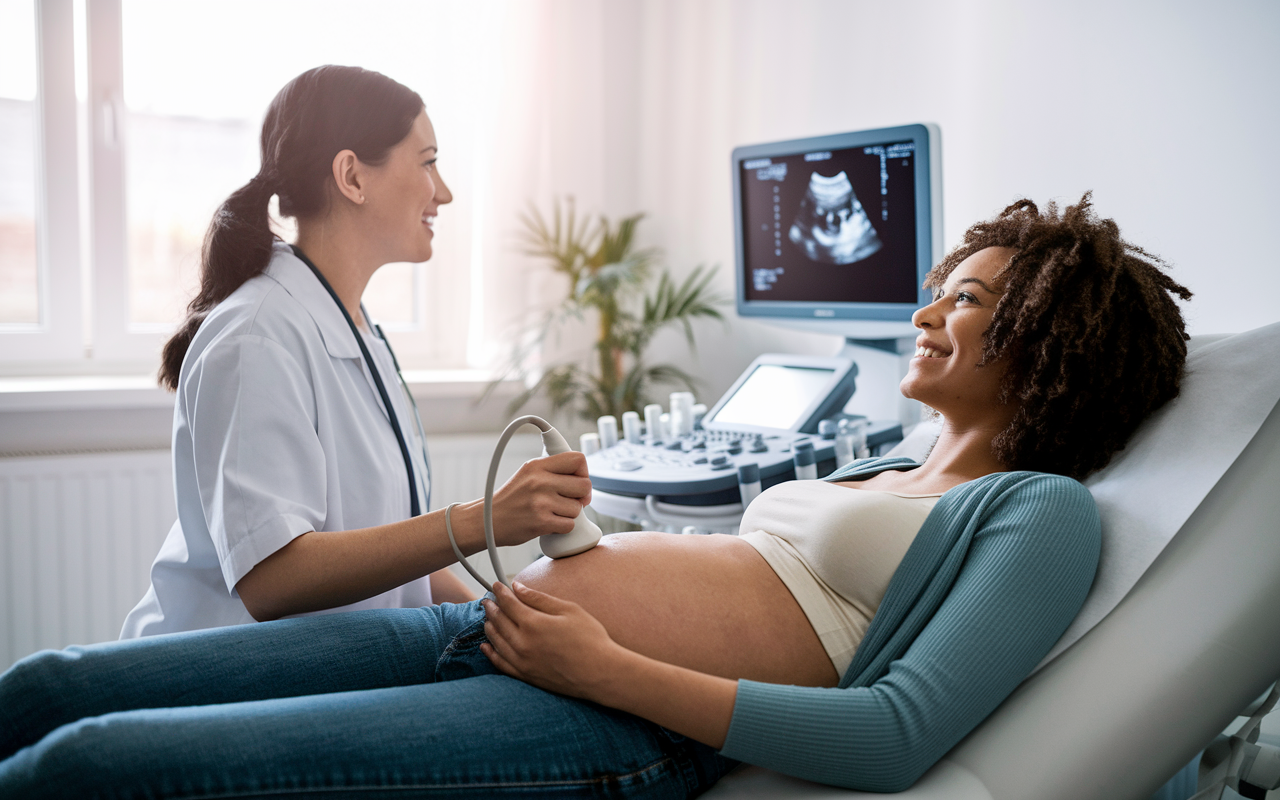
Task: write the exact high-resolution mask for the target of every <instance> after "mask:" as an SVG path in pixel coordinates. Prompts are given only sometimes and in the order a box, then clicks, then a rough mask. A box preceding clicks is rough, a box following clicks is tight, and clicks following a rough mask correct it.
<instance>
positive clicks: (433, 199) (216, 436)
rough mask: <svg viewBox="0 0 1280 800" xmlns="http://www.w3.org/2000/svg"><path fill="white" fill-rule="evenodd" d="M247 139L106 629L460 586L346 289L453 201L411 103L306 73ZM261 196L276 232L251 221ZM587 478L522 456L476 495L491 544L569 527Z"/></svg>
mask: <svg viewBox="0 0 1280 800" xmlns="http://www.w3.org/2000/svg"><path fill="white" fill-rule="evenodd" d="M261 148H262V169H261V171H260V172H259V173H258V174H257V175H256V176H255V177H254V178H253V179H252V180H250V181H249V183H248V184H246V185H245V186H243V187H242V188H240V189H239V190H237V191H236V192H235V193H233V194H232V195H231V196H230V197H229V198H227V200H226V202H224V203H223V204H222V206H221V207H220V208H219V209H218V211H217V212H216V213H215V214H214V217H213V221H212V222H211V223H210V226H209V231H208V233H207V235H206V237H205V243H204V250H203V253H202V259H201V274H200V291H199V294H198V295H197V296H196V298H195V299H194V300H192V301H191V304H190V306H189V308H188V312H189V313H188V316H187V319H186V321H185V322H184V324H183V325H182V327H181V328H180V330H179V331H178V332H177V333H176V334H175V335H174V337H173V338H172V339H170V340H169V342H168V343H167V344H166V345H165V348H164V355H163V363H162V365H161V368H160V382H161V384H162V385H164V386H166V387H168V388H170V389H173V390H176V392H177V402H176V406H175V410H174V427H173V459H174V482H175V488H176V494H177V506H178V521H177V522H176V523H175V524H174V526H173V528H172V530H170V532H169V535H168V537H167V538H166V539H165V542H164V544H163V545H162V546H161V548H160V553H159V554H158V555H157V556H156V560H155V562H154V564H153V565H152V568H151V588H150V589H149V590H148V591H147V594H146V595H145V596H144V597H143V598H142V600H141V602H139V603H138V605H137V607H135V608H134V609H133V611H132V612H130V614H129V616H128V617H127V618H126V620H125V623H124V628H123V630H122V632H121V638H131V637H137V636H146V635H150V634H157V633H170V632H174V631H182V630H193V629H197V628H211V627H217V626H223V625H235V624H240V623H245V622H252V621H254V620H268V619H276V618H279V617H285V616H291V615H298V614H308V613H315V612H323V611H340V610H350V609H361V608H386V607H413V606H423V605H429V604H431V602H432V601H433V600H435V601H437V602H439V601H454V602H461V601H465V600H470V599H472V596H471V595H470V594H469V593H468V592H467V590H466V589H465V588H464V587H463V585H462V583H461V582H460V581H459V580H458V579H457V578H456V577H454V576H453V575H452V574H451V573H449V572H448V571H447V570H444V568H445V567H447V566H448V565H449V564H450V563H452V562H453V561H454V560H455V558H454V555H453V550H452V548H451V547H450V545H449V541H448V538H447V536H446V534H445V529H444V519H443V516H442V514H443V512H440V511H437V512H433V513H423V512H425V511H426V500H427V493H428V488H429V482H428V476H427V464H426V459H425V457H424V450H423V447H422V443H421V441H420V439H419V434H420V426H419V425H417V424H415V421H416V413H415V410H414V409H413V408H412V407H411V405H410V401H409V400H407V399H406V395H407V393H406V392H405V391H402V388H401V384H400V382H399V380H398V370H397V365H396V363H395V357H394V356H393V355H392V353H391V350H390V348H389V347H388V345H387V342H386V340H385V338H383V336H382V334H381V331H380V330H379V329H378V328H377V326H374V325H372V324H371V323H370V322H369V319H368V317H367V315H366V314H365V313H364V309H363V308H362V306H361V304H360V297H361V295H362V294H363V292H364V289H365V286H366V284H367V283H368V282H369V278H370V277H371V276H372V275H373V273H374V272H375V271H376V270H377V269H378V268H379V267H380V266H381V265H383V264H387V263H391V262H403V261H408V262H418V261H426V260H427V259H429V258H430V257H431V240H432V237H433V236H434V233H433V231H432V224H433V223H434V221H435V217H436V212H437V210H438V209H439V207H440V206H442V205H445V204H446V203H448V202H450V200H452V195H451V194H450V193H449V189H448V187H447V186H446V185H445V183H444V181H443V180H442V179H441V178H440V175H439V173H438V172H437V170H436V154H437V145H436V137H435V131H434V129H433V128H432V126H431V121H430V120H429V119H428V118H427V115H426V112H425V110H424V105H423V102H422V99H421V98H420V97H419V96H418V95H417V94H416V93H414V92H413V91H411V90H409V89H407V88H405V87H404V86H402V85H400V84H399V83H396V82H395V81H393V80H391V79H389V78H387V77H385V76H383V75H381V74H379V73H376V72H370V71H367V70H363V69H359V68H357V67H339V66H325V67H319V68H316V69H313V70H310V71H308V72H305V73H303V74H302V75H299V76H298V77H297V78H295V79H293V80H292V81H290V82H289V84H288V85H286V86H285V87H284V88H283V89H281V90H280V93H279V94H278V95H276V97H275V99H274V100H273V101H272V102H271V105H270V107H269V108H268V110H267V115H266V119H265V120H264V121H263V125H262V139H261ZM272 195H275V196H277V197H278V198H279V203H280V213H281V214H282V215H285V216H291V217H294V218H296V220H297V225H298V241H297V244H296V245H294V246H290V245H287V244H285V243H283V242H282V241H280V240H279V239H278V238H277V237H275V236H274V235H273V234H272V232H271V229H270V223H269V216H268V210H267V207H268V203H269V201H270V199H271V197H272ZM590 491H591V484H590V480H589V479H588V478H587V471H586V461H585V459H584V458H583V456H582V455H581V454H579V453H572V452H570V453H563V454H560V455H557V456H550V457H547V458H542V459H535V460H534V461H531V462H528V463H527V464H525V465H524V466H523V467H521V468H520V470H519V471H518V472H517V473H516V474H515V475H514V476H513V477H512V478H511V480H510V481H508V482H507V484H506V485H505V486H503V487H502V489H501V490H499V491H498V492H497V494H496V496H495V498H494V519H495V524H494V528H495V530H497V531H499V532H500V533H499V540H498V543H499V544H508V545H510V544H519V543H521V542H525V541H528V540H529V539H531V538H533V537H535V536H539V535H542V534H547V533H567V532H569V531H570V530H572V528H573V518H574V517H575V516H576V515H577V513H578V511H579V509H580V508H581V505H582V504H583V503H584V502H588V501H589V495H590ZM481 512H482V509H481V504H480V501H475V502H473V503H469V504H465V505H462V506H459V507H457V508H455V509H454V512H453V520H452V521H453V526H454V531H455V534H456V535H457V537H458V539H459V546H460V547H461V548H462V550H463V552H464V553H467V554H470V553H473V552H477V551H479V550H482V549H484V534H483V530H482V526H481Z"/></svg>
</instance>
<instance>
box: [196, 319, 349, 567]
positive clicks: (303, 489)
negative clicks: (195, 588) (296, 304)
mask: <svg viewBox="0 0 1280 800" xmlns="http://www.w3.org/2000/svg"><path fill="white" fill-rule="evenodd" d="M179 402H181V403H183V404H184V407H185V411H186V420H187V425H188V426H189V427H190V432H191V438H192V447H193V450H194V454H195V473H196V484H197V487H198V489H199V494H200V504H201V507H202V510H203V513H204V520H205V524H206V525H207V526H208V529H209V535H210V538H211V539H212V540H213V545H214V548H215V550H216V551H217V554H218V561H219V563H220V564H221V566H222V576H223V578H224V580H225V581H226V584H227V589H228V591H231V590H233V589H234V587H235V585H236V583H237V582H239V580H240V579H241V578H243V577H244V576H245V575H246V574H247V573H248V572H249V570H251V569H253V567H254V566H255V565H256V564H258V563H259V562H260V561H262V560H263V559H265V558H266V557H267V556H269V555H271V554H272V553H274V552H275V551H277V550H279V549H280V548H281V547H283V546H284V545H286V544H288V543H289V542H290V541H292V540H293V539H295V538H296V537H298V536H300V535H302V534H304V533H308V532H310V531H313V530H318V529H320V528H321V527H322V526H323V524H324V520H325V516H326V506H327V502H326V497H327V489H326V485H325V474H326V470H325V452H324V450H323V448H322V447H321V443H320V439H319V437H318V436H317V435H316V401H315V392H314V389H313V387H312V384H311V381H310V379H309V376H308V373H307V372H306V371H305V370H304V368H303V366H302V365H301V364H299V363H298V361H297V359H295V358H294V357H293V356H292V355H291V354H290V353H289V352H288V351H287V350H285V348H283V347H282V346H281V345H280V344H278V343H277V342H274V341H272V340H270V339H267V338H264V337H261V336H254V335H240V336H232V337H228V338H226V339H223V340H222V341H219V342H217V343H215V344H213V345H212V346H210V347H209V348H208V349H207V350H205V351H204V352H202V353H201V354H200V357H199V359H198V360H197V362H196V363H195V364H194V365H193V367H192V369H191V372H190V374H189V375H188V376H187V380H186V383H185V389H184V391H183V395H182V397H180V398H179Z"/></svg>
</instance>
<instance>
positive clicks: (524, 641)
mask: <svg viewBox="0 0 1280 800" xmlns="http://www.w3.org/2000/svg"><path fill="white" fill-rule="evenodd" d="M512 587H513V589H508V588H507V587H506V586H503V585H502V584H501V583H496V582H495V583H494V584H493V594H494V598H495V600H496V601H495V600H490V599H488V598H486V599H485V600H484V601H482V604H483V605H484V610H485V616H486V619H485V623H484V632H485V636H487V637H488V639H489V641H488V642H487V643H485V644H482V645H480V649H481V651H482V652H483V653H484V654H485V656H486V657H488V659H489V661H491V662H492V663H493V665H494V666H495V667H497V668H498V669H499V670H500V671H501V672H502V673H503V674H505V675H509V676H511V677H512V678H517V679H519V680H522V681H524V682H525V683H530V684H533V685H534V686H537V687H538V688H539V689H546V690H547V691H551V692H557V693H559V694H563V695H568V696H570V697H580V698H583V699H585V700H595V701H597V702H602V701H603V696H602V695H603V694H604V691H605V688H606V686H605V680H604V679H605V676H608V675H610V674H612V673H611V670H610V668H609V666H608V665H609V664H610V662H611V661H613V660H615V659H617V658H620V657H625V655H626V654H627V653H628V652H629V651H627V650H625V649H624V648H623V647H622V646H621V645H619V644H618V643H616V642H615V641H613V639H612V638H610V637H609V633H608V632H607V631H606V630H605V629H604V626H603V625H601V624H600V621H599V620H597V619H596V618H595V617H593V616H591V615H590V614H589V613H587V611H586V609H584V608H583V607H582V606H580V605H578V604H577V603H573V602H570V601H568V600H561V599H560V598H558V597H552V596H551V595H549V594H545V593H543V592H539V591H537V590H536V589H531V588H529V587H528V586H525V585H524V584H522V583H520V582H518V581H516V582H513V583H512Z"/></svg>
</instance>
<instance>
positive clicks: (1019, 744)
mask: <svg viewBox="0 0 1280 800" xmlns="http://www.w3.org/2000/svg"><path fill="white" fill-rule="evenodd" d="M1190 350H1191V352H1190V355H1189V357H1188V366H1187V378H1186V381H1185V383H1184V386H1183V392H1182V396H1181V397H1179V398H1178V399H1177V400H1175V401H1174V402H1173V403H1171V404H1169V406H1167V407H1166V408H1165V409H1162V410H1161V411H1160V412H1158V413H1157V414H1156V415H1155V416H1153V418H1152V419H1151V420H1149V421H1148V422H1147V423H1145V424H1144V426H1143V427H1142V428H1141V429H1140V430H1139V432H1138V434H1137V435H1135V437H1134V441H1133V442H1131V443H1130V445H1129V447H1126V449H1125V451H1124V452H1123V453H1121V454H1120V455H1118V456H1117V459H1116V460H1115V462H1113V465H1112V466H1109V467H1108V468H1107V471H1104V473H1101V475H1102V478H1103V480H1102V481H1100V482H1097V483H1095V481H1094V479H1092V478H1091V479H1090V480H1089V481H1087V482H1086V483H1087V484H1088V485H1089V486H1090V489H1091V490H1092V491H1093V492H1094V495H1095V498H1097V499H1098V500H1099V507H1100V509H1101V510H1102V513H1103V526H1104V543H1103V566H1102V567H1100V571H1099V579H1098V580H1097V581H1095V586H1094V590H1095V591H1094V592H1092V593H1091V596H1090V601H1086V605H1085V609H1083V610H1082V612H1081V614H1082V617H1085V616H1087V615H1088V614H1092V615H1094V616H1096V617H1097V619H1094V620H1083V623H1084V624H1083V625H1080V626H1073V629H1072V630H1069V631H1068V632H1067V634H1065V635H1064V640H1068V641H1064V642H1060V643H1059V645H1058V646H1057V647H1055V648H1054V650H1053V651H1051V653H1050V655H1049V656H1048V657H1047V658H1046V662H1042V664H1041V666H1040V668H1038V671H1036V672H1034V673H1033V674H1032V675H1031V677H1029V678H1028V679H1027V680H1026V681H1024V682H1023V683H1022V684H1021V685H1020V686H1019V687H1018V688H1017V689H1016V690H1015V691H1014V693H1013V694H1012V695H1010V696H1009V697H1008V698H1007V699H1006V700H1005V702H1004V703H1003V704H1002V705H1001V706H1000V707H999V708H997V709H996V711H995V712H994V713H993V714H992V715H991V716H990V717H989V718H988V719H987V720H986V721H985V722H983V723H982V724H981V725H979V726H978V727H977V728H976V729H974V730H973V731H972V732H971V733H970V734H969V735H968V736H967V737H966V738H965V739H963V740H962V741H961V742H960V743H959V744H958V745H957V746H956V747H955V748H953V749H952V750H951V752H949V753H948V754H947V755H946V756H945V757H943V758H942V760H941V761H939V762H938V763H937V764H935V765H934V766H933V768H932V769H930V770H929V771H928V772H927V773H925V775H924V776H923V777H922V778H921V779H920V780H919V781H918V782H917V783H916V784H915V785H914V786H913V787H911V788H910V789H908V790H907V791H905V792H903V793H901V794H900V795H899V796H901V797H904V798H933V799H938V800H941V798H947V800H1028V799H1030V798H1035V799H1037V800H1059V799H1061V800H1089V799H1090V798H1098V799H1099V800H1101V799H1102V798H1106V800H1126V799H1127V798H1133V799H1134V800H1139V799H1140V798H1147V797H1150V795H1151V794H1152V793H1153V792H1154V791H1156V790H1157V789H1159V788H1160V787H1161V786H1162V785H1163V784H1164V783H1165V781H1166V780H1168V779H1169V777H1170V776H1171V775H1173V774H1174V773H1175V772H1177V771H1178V770H1179V769H1180V768H1181V767H1183V766H1184V765H1186V764H1187V763H1188V762H1189V761H1191V759H1192V758H1194V757H1195V755H1196V754H1197V753H1199V752H1200V751H1201V750H1203V749H1204V748H1205V747H1206V745H1208V744H1209V742H1210V741H1211V740H1212V739H1213V738H1214V736H1215V735H1217V734H1218V733H1219V732H1221V731H1223V730H1224V729H1225V728H1226V727H1227V726H1228V725H1229V724H1231V723H1232V721H1233V720H1234V719H1235V718H1236V716H1237V715H1238V714H1239V713H1240V712H1241V711H1242V710H1244V709H1245V707H1246V706H1248V705H1249V704H1250V703H1251V702H1252V701H1254V700H1255V699H1256V698H1258V696H1259V695H1260V693H1262V692H1264V691H1265V690H1266V689H1267V688H1268V687H1269V686H1270V685H1271V684H1272V682H1274V681H1275V680H1276V679H1277V678H1280V408H1277V406H1276V398H1277V396H1278V395H1280V368H1277V367H1276V366H1275V365H1274V362H1272V361H1271V356H1272V355H1273V354H1274V353H1276V352H1277V351H1280V323H1278V324H1275V325H1270V326H1267V327H1265V328H1259V329H1257V330H1254V331H1249V332H1247V333H1243V334H1236V335H1233V336H1216V337H1195V338H1193V340H1192V342H1191V348H1190ZM1250 420H1252V422H1251V421H1250ZM1232 437H1234V438H1235V439H1236V440H1237V445H1236V446H1234V447H1232V446H1230V445H1229V444H1228V445H1227V446H1223V445H1221V441H1222V440H1228V439H1231V438H1232ZM1205 451H1214V453H1215V455H1216V456H1217V458H1218V462H1219V466H1218V468H1208V469H1200V474H1196V475H1191V476H1186V475H1184V474H1181V473H1179V472H1176V471H1177V470H1180V469H1181V467H1180V466H1179V465H1180V464H1183V463H1186V464H1191V463H1192V459H1194V460H1195V462H1196V463H1197V464H1198V463H1199V462H1200V461H1201V459H1200V458H1198V456H1200V454H1201V453H1202V452H1205ZM1184 458H1185V459H1187V460H1186V461H1185V462H1183V461H1181V459H1184ZM1126 460H1127V461H1128V462H1129V463H1128V464H1126V463H1125V462H1126ZM1135 462H1136V463H1135ZM1126 469H1128V470H1129V472H1130V473H1147V472H1150V473H1151V474H1152V475H1156V476H1159V474H1160V473H1161V470H1175V472H1169V473H1168V475H1173V476H1175V479H1174V480H1173V481H1172V484H1173V486H1174V488H1170V489H1165V490H1162V489H1161V488H1160V487H1162V486H1169V485H1170V484H1169V483H1167V482H1165V481H1156V482H1154V485H1153V482H1152V481H1147V482H1146V483H1145V484H1143V481H1142V480H1140V479H1139V480H1137V481H1136V482H1132V481H1131V482H1128V483H1125V484H1123V488H1124V489H1125V491H1123V492H1120V493H1119V494H1120V495H1121V496H1120V497H1117V496H1116V494H1117V493H1116V492H1114V491H1112V492H1111V493H1110V494H1108V489H1107V487H1106V484H1107V480H1106V478H1107V473H1108V472H1123V471H1124V470H1126ZM1186 471H1191V472H1194V471H1195V469H1194V468H1191V467H1187V469H1186V470H1183V472H1186ZM1197 482H1198V483H1199V486H1198V487H1196V486H1195V484H1197ZM1201 498H1203V499H1201ZM1179 502H1181V503H1183V504H1187V509H1186V512H1185V513H1184V514H1183V515H1182V517H1180V518H1176V519H1175V522H1176V523H1177V524H1176V526H1174V527H1173V528H1172V530H1170V531H1169V533H1168V536H1167V537H1165V540H1164V541H1157V542H1148V543H1147V544H1146V545H1144V546H1145V549H1146V555H1145V556H1144V555H1143V554H1142V553H1138V554H1137V555H1134V554H1132V553H1128V552H1119V553H1117V552H1116V550H1117V549H1120V550H1123V548H1117V547H1115V546H1114V545H1109V544H1108V541H1107V538H1106V537H1107V529H1108V526H1109V525H1110V526H1112V528H1113V530H1112V531H1111V534H1112V536H1115V535H1117V531H1116V530H1114V529H1115V528H1118V527H1120V528H1122V527H1124V526H1125V525H1126V524H1127V520H1128V521H1132V520H1133V518H1134V515H1148V514H1151V515H1153V516H1155V517H1160V516H1161V514H1162V512H1161V509H1164V508H1165V507H1166V506H1173V505H1177V504H1178V503H1179ZM1163 516H1164V517H1165V518H1166V519H1167V518H1169V514H1168V513H1164V514H1163ZM1139 528H1141V524H1140V525H1139ZM1126 532H1127V531H1126ZM1174 533H1176V535H1174ZM1139 535H1140V536H1141V535H1145V534H1143V533H1141V532H1140V534H1139ZM1157 538H1158V537H1157ZM1113 541H1115V540H1114V539H1113ZM1166 541H1167V544H1166V543H1165V542H1166ZM1138 549H1139V550H1141V549H1142V548H1138ZM1144 558H1145V562H1144ZM1108 559H1111V560H1110V561H1109V560H1108ZM1148 563H1149V564H1150V566H1149V567H1148V566H1147V564H1148ZM1117 564H1118V566H1117ZM1109 567H1110V568H1111V572H1112V573H1123V572H1125V571H1127V572H1128V573H1129V574H1130V575H1131V579H1130V580H1129V584H1128V585H1124V586H1122V589H1123V591H1118V590H1117V586H1118V585H1121V584H1123V583H1124V578H1119V579H1118V580H1110V579H1108V580H1104V577H1103V576H1104V573H1105V572H1106V570H1107V568H1109ZM1139 576H1140V577H1139ZM1113 577H1114V576H1113ZM1130 587H1131V588H1130ZM1106 591H1111V592H1114V593H1116V597H1115V599H1114V600H1112V601H1110V602H1107V601H1105V600H1104V601H1103V602H1101V604H1099V603H1098V602H1093V603H1092V604H1091V601H1094V600H1095V599H1096V598H1095V597H1094V594H1105V593H1106ZM1112 606H1113V607H1112ZM1098 620H1100V621H1098ZM1077 621H1078V622H1080V621H1082V620H1081V619H1079V618H1078V620H1077ZM1095 623H1096V624H1095ZM1077 628H1084V630H1077ZM1073 631H1074V633H1073ZM1070 639H1076V640H1075V641H1069V640H1070ZM1276 713H1278V714H1280V711H1277V712H1276ZM872 796H880V795H872V794H868V793H862V792H855V791H849V790H845V789H838V788H833V787H830V786H822V785H819V784H816V783H810V782H808V781H803V780H799V779H795V778H791V777H787V776H784V775H781V774H778V773H776V772H771V771H769V770H765V769H761V768H759V767H754V766H747V765H744V766H743V767H740V768H738V770H736V771H734V772H733V773H732V774H730V775H729V776H728V777H727V778H725V779H724V780H722V781H721V782H720V783H719V784H718V785H717V786H715V787H713V789H712V790H711V791H710V792H708V793H707V794H706V795H704V797H708V798H712V799H713V800H754V799H755V798H833V799H834V798H846V799H847V798H854V797H872Z"/></svg>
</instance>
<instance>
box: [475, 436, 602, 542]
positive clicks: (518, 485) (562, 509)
mask: <svg viewBox="0 0 1280 800" xmlns="http://www.w3.org/2000/svg"><path fill="white" fill-rule="evenodd" d="M590 502H591V478H589V477H588V476H587V457H586V456H584V455H583V454H582V453H577V452H573V451H570V452H567V453H559V454H557V455H554V456H545V457H543V458H535V459H532V460H531V461H526V462H525V463H524V464H523V465H522V466H521V467H520V469H518V470H516V474H515V475H512V476H511V479H510V480H508V481H507V482H506V483H505V484H503V485H502V488H501V489H498V490H497V491H496V492H494V494H493V532H494V538H495V539H497V542H498V544H500V545H513V544H523V543H524V542H527V541H529V540H530V539H532V538H534V537H535V536H543V535H545V534H548V533H569V532H570V531H572V530H573V522H574V520H575V519H576V518H577V516H578V514H579V513H580V512H581V511H582V507H583V506H584V505H586V504H588V503H590Z"/></svg>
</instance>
